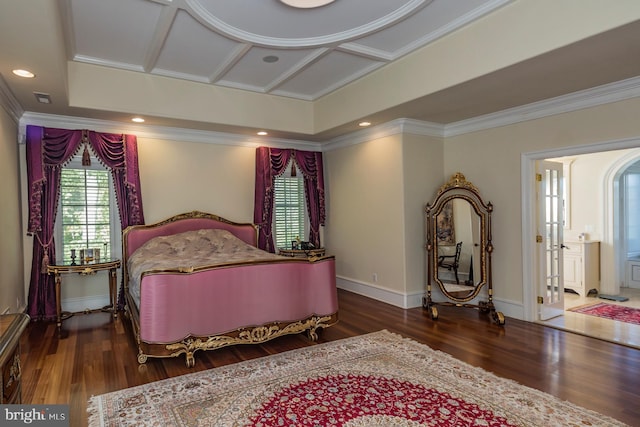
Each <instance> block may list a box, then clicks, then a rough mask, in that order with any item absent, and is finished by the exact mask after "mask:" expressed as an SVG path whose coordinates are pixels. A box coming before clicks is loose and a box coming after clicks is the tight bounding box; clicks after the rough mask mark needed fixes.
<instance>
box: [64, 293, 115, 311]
mask: <svg viewBox="0 0 640 427" xmlns="http://www.w3.org/2000/svg"><path fill="white" fill-rule="evenodd" d="M60 304H61V305H62V311H69V312H71V313H76V312H79V311H84V310H87V309H88V310H94V309H98V308H102V307H105V306H107V305H109V304H110V301H109V295H108V294H105V295H92V296H89V297H80V298H66V299H63V300H62V301H61V302H60Z"/></svg>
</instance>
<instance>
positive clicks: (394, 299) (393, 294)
mask: <svg viewBox="0 0 640 427" xmlns="http://www.w3.org/2000/svg"><path fill="white" fill-rule="evenodd" d="M336 284H337V286H338V288H339V289H344V290H346V291H350V292H353V293H355V294H358V295H363V296H365V297H368V298H371V299H375V300H378V301H382V302H386V303H387V304H391V305H395V306H396V307H401V308H405V309H406V308H415V307H422V298H423V297H424V296H425V294H426V291H418V292H414V293H411V294H403V293H401V292H398V291H393V290H390V289H385V288H381V287H379V286H375V285H373V284H371V283H366V282H361V281H359V280H354V279H349V278H346V277H340V276H338V277H337V278H336ZM437 294H438V290H437V289H436V290H434V295H437ZM442 298H444V297H442ZM484 299H486V298H484ZM493 303H494V305H495V307H496V310H498V311H500V312H502V314H504V315H505V316H506V317H511V318H514V319H524V307H523V305H522V303H518V302H514V301H509V300H506V299H500V298H496V297H495V296H494V298H493Z"/></svg>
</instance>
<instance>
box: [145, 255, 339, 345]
mask: <svg viewBox="0 0 640 427" xmlns="http://www.w3.org/2000/svg"><path fill="white" fill-rule="evenodd" d="M335 277H336V276H335V260H334V259H333V258H326V259H323V260H320V261H316V262H313V263H311V262H307V261H306V260H293V259H290V260H284V261H283V262H278V263H267V264H248V265H243V266H234V267H230V268H216V269H213V270H208V271H201V272H197V273H193V274H177V275H176V274H154V275H148V276H145V277H143V279H142V284H141V298H140V300H141V301H140V339H141V340H142V341H145V342H147V343H158V344H164V343H172V342H177V341H181V340H183V339H185V338H187V337H189V336H211V335H219V334H224V333H228V332H232V331H235V330H237V329H240V328H246V327H252V326H258V325H264V324H268V323H272V322H282V323H290V322H293V321H297V320H303V319H307V318H308V317H310V316H314V315H315V316H320V317H322V316H331V315H333V314H335V313H336V312H337V311H338V300H337V295H336V280H335Z"/></svg>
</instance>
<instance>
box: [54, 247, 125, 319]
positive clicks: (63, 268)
mask: <svg viewBox="0 0 640 427" xmlns="http://www.w3.org/2000/svg"><path fill="white" fill-rule="evenodd" d="M119 267H120V260H119V259H113V260H109V261H103V262H100V261H92V262H85V263H82V264H75V263H64V262H62V261H56V263H55V264H49V265H48V266H47V272H48V273H49V274H53V275H54V276H55V280H56V318H57V322H58V327H60V325H61V324H62V320H63V316H62V307H61V304H60V287H61V283H62V279H61V278H60V276H61V275H62V274H64V273H77V274H80V275H82V276H89V275H93V274H96V273H97V272H98V271H103V270H105V271H108V272H109V302H110V305H108V306H106V307H103V308H101V309H100V310H102V311H110V312H111V313H112V314H113V317H114V318H117V317H118V310H117V308H116V304H117V299H118V296H117V290H116V289H117V288H116V282H117V269H118V268H119ZM90 311H94V310H90ZM71 316H73V313H66V315H65V317H64V318H65V319H66V318H69V317H71Z"/></svg>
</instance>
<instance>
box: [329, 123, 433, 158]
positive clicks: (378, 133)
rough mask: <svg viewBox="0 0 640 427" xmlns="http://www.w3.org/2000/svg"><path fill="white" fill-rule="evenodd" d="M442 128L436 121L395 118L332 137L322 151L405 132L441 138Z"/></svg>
mask: <svg viewBox="0 0 640 427" xmlns="http://www.w3.org/2000/svg"><path fill="white" fill-rule="evenodd" d="M444 129H445V128H444V126H443V125H440V124H438V123H431V122H425V121H422V120H413V119H396V120H392V121H390V122H387V123H383V124H380V125H377V126H373V127H370V128H366V129H361V130H357V131H355V132H351V133H348V134H346V135H342V136H339V137H336V138H333V139H331V140H330V141H328V142H327V143H325V144H323V145H322V151H332V150H337V149H339V148H344V147H349V146H352V145H357V144H362V143H364V142H368V141H371V140H373V139H380V138H385V137H388V136H392V135H397V134H405V133H406V134H413V135H423V136H434V137H439V138H442V137H444Z"/></svg>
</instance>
